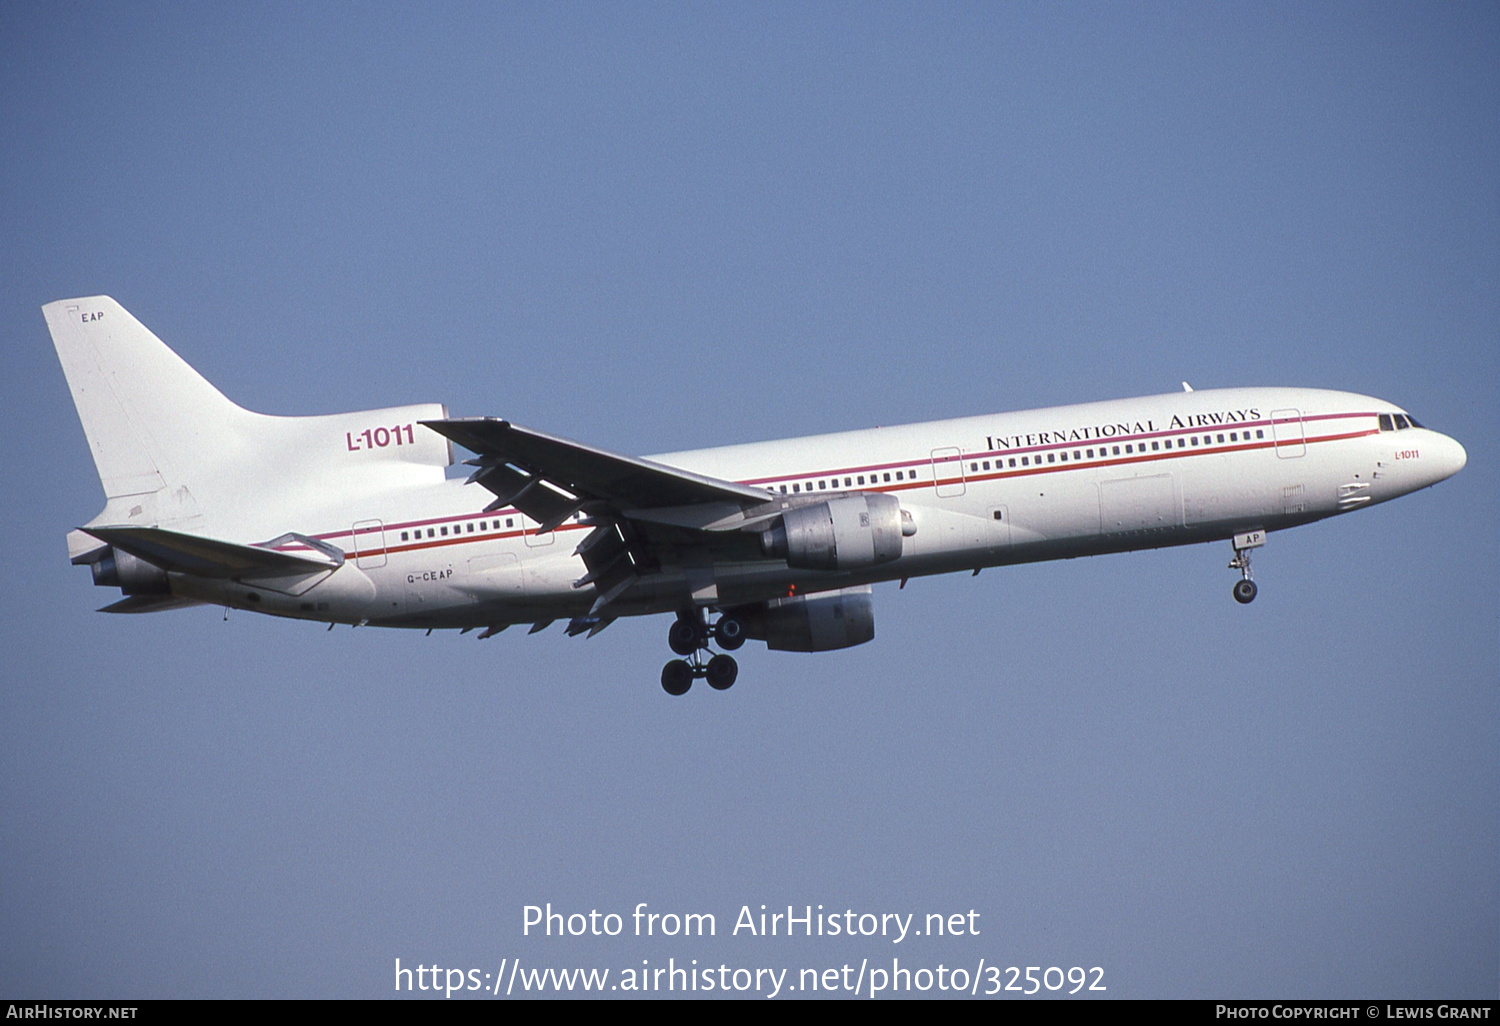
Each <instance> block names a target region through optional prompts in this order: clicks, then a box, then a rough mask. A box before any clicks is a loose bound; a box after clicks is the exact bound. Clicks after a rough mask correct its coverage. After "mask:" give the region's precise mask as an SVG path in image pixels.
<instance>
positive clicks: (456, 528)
mask: <svg viewBox="0 0 1500 1026" xmlns="http://www.w3.org/2000/svg"><path fill="white" fill-rule="evenodd" d="M1408 420H1410V418H1408V417H1407V416H1406V415H1405V414H1396V423H1397V425H1398V426H1399V427H1401V428H1405V427H1421V425H1420V424H1418V423H1417V422H1416V421H1415V420H1410V423H1407V421H1408ZM1380 430H1382V431H1390V430H1393V428H1392V427H1391V415H1390V414H1386V413H1382V414H1381V415H1380ZM1241 435H1244V438H1243V441H1246V442H1248V441H1250V432H1249V431H1231V432H1229V434H1228V441H1230V442H1238V441H1241V440H1242V439H1241V438H1240V436H1241ZM1265 436H1266V433H1265V431H1263V430H1257V431H1256V432H1255V437H1256V438H1265ZM1215 437H1217V439H1218V441H1219V442H1224V441H1225V440H1226V439H1225V435H1224V434H1223V433H1222V432H1221V433H1219V434H1218V435H1217V436H1214V435H1202V436H1199V435H1193V436H1192V437H1190V438H1178V439H1177V440H1176V448H1178V449H1187V448H1196V447H1197V446H1199V445H1213V444H1214V439H1215ZM1200 439H1201V440H1200ZM1146 445H1147V443H1146V442H1127V443H1125V445H1124V446H1123V448H1124V450H1125V452H1124V455H1127V456H1130V455H1135V454H1136V453H1138V452H1146V451H1147V449H1146ZM1150 446H1151V449H1150V451H1151V452H1160V451H1161V450H1162V448H1163V447H1164V446H1165V447H1166V448H1167V449H1171V448H1173V440H1172V439H1170V438H1168V439H1167V440H1166V441H1160V440H1158V441H1155V442H1151V443H1150ZM1121 448H1122V447H1121V446H1118V445H1115V446H1107V445H1101V446H1098V447H1097V449H1074V450H1073V461H1074V462H1078V461H1081V460H1086V459H1088V460H1092V459H1106V458H1108V457H1110V456H1119V455H1122V454H1121V452H1120V449H1121ZM1096 452H1097V455H1095V454H1096ZM1046 455H1047V462H1048V463H1059V462H1061V463H1067V462H1068V454H1067V453H1066V452H1060V453H1059V452H1049V453H1047V454H1046ZM1017 460H1019V461H1020V462H1019V463H1017ZM992 463H993V465H994V469H995V470H1004V469H1006V467H1007V466H1010V467H1016V466H1022V467H1029V466H1033V465H1036V466H1041V465H1042V454H1041V453H1038V454H1037V455H1035V456H1020V457H1016V456H1011V457H1009V459H1008V461H1007V460H1001V459H997V460H982V461H981V460H974V461H972V462H970V463H969V472H970V473H974V474H977V473H979V472H980V471H981V470H989V469H991V464H992ZM893 475H894V479H895V480H896V481H915V480H916V479H917V472H916V471H915V470H897V471H885V472H884V473H881V474H857V475H856V474H851V475H849V476H848V477H845V478H844V479H843V482H844V484H843V486H844V487H845V488H863V487H866V479H868V484H869V485H878V484H889V483H891V481H892V476H893ZM780 487H781V493H782V494H783V495H787V494H798V493H801V492H804V491H808V492H811V491H814V490H816V491H827V490H828V489H829V487H833V488H835V489H837V488H838V487H839V478H836V477H825V478H822V479H821V480H813V481H807V482H802V481H794V482H793V483H792V484H790V485H781V486H780ZM575 519H576V517H575ZM491 523H493V524H494V529H495V530H497V531H498V530H500V521H499V520H495V521H493V522H492V521H488V520H481V521H479V530H480V531H488V530H489V529H490V525H491ZM505 526H506V527H507V528H512V527H515V526H516V520H515V517H506V518H505ZM474 530H475V528H474V522H473V521H472V520H471V521H469V522H468V523H466V524H454V525H453V527H452V533H453V534H455V535H459V534H464V533H468V534H473V533H474ZM448 536H449V528H448V527H447V525H443V526H441V527H429V528H427V537H429V538H446V537H448ZM421 538H422V529H421V528H418V529H417V530H415V531H402V532H401V540H402V541H413V540H418V541H419V540H421Z"/></svg>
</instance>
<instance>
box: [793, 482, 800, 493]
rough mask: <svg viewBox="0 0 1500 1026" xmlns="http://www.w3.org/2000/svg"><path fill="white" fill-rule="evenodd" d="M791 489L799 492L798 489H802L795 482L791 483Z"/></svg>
mask: <svg viewBox="0 0 1500 1026" xmlns="http://www.w3.org/2000/svg"><path fill="white" fill-rule="evenodd" d="M792 491H794V492H800V491H802V486H801V485H800V484H795V483H794V484H793V485H792Z"/></svg>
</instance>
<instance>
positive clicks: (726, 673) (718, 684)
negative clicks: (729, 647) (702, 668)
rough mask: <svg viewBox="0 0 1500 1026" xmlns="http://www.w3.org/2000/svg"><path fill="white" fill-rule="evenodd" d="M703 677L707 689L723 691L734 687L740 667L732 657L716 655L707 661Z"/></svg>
mask: <svg viewBox="0 0 1500 1026" xmlns="http://www.w3.org/2000/svg"><path fill="white" fill-rule="evenodd" d="M704 675H705V676H706V677H707V678H708V686H709V687H711V688H713V689H714V690H715V691H724V690H726V689H727V688H730V687H733V686H734V682H735V678H737V677H738V676H739V675H740V666H739V664H738V663H736V662H735V661H734V657H733V656H727V655H716V656H714V657H713V658H712V659H710V660H709V661H708V669H707V672H706V673H705V674H704Z"/></svg>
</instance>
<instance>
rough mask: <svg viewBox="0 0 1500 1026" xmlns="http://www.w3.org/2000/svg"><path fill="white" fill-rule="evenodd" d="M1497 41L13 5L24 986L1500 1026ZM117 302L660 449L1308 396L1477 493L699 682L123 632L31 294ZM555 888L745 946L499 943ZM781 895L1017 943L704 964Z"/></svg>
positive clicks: (652, 642) (401, 396)
mask: <svg viewBox="0 0 1500 1026" xmlns="http://www.w3.org/2000/svg"><path fill="white" fill-rule="evenodd" d="M1497 46H1500V16H1497V12H1496V8H1495V7H1494V5H1492V4H1448V5H1440V6H1439V5H1424V4H1320V5H1315V6H1310V7H1309V6H1303V5H1280V4H1276V5H1273V4H1253V5H1212V6H1209V5H1186V4H1160V5H1116V4H1098V5H1095V4H1069V5H1055V4H1009V5H989V4H974V5H961V4H945V5H920V6H915V7H914V6H909V5H886V4H858V5H856V4H817V5H785V4H748V5H740V4H715V5H687V4H632V5H597V6H596V5H585V4H545V5H506V6H500V5H491V4H476V5H460V4H443V5H428V6H424V7H423V8H421V9H420V11H419V10H417V9H415V8H412V7H409V6H404V5H387V4H361V5H343V4H311V5H308V4H295V5H294V4H274V3H266V4H255V5H243V6H241V7H239V8H237V9H225V8H223V7H222V6H204V5H172V4H133V5H89V4H45V5H42V4H27V3H8V4H4V5H3V6H0V158H3V159H0V232H3V236H0V237H3V238H4V239H5V240H6V245H5V246H4V247H0V300H3V302H0V325H3V328H4V331H5V337H6V338H7V339H9V345H7V346H6V347H5V349H4V353H5V357H4V359H5V367H6V373H5V374H4V376H3V380H0V397H3V401H4V404H5V409H7V410H8V411H10V416H11V424H12V431H11V437H12V443H11V444H10V445H8V446H5V447H3V449H0V453H3V455H0V460H3V463H0V467H3V471H4V479H5V480H6V481H7V482H8V486H7V487H8V489H9V491H8V497H9V500H10V501H9V503H8V507H9V510H10V513H9V515H8V519H7V526H8V528H9V529H8V530H7V531H5V532H3V538H0V546H3V558H4V561H5V565H6V566H8V567H9V568H10V576H9V581H10V584H11V586H10V587H9V588H7V589H6V590H5V596H4V598H3V599H0V602H3V610H4V615H3V617H0V632H3V633H0V638H3V651H4V653H5V654H6V657H7V658H6V662H7V668H6V671H5V673H4V676H3V680H4V682H5V686H4V688H3V689H0V921H4V922H5V923H6V924H7V928H6V929H5V930H4V931H3V932H0V992H3V993H6V994H11V995H16V996H20V995H26V996H37V997H84V996H93V997H100V996H111V997H176V996H350V997H379V996H383V995H386V994H388V993H390V992H391V991H392V988H393V968H394V961H395V959H397V958H400V959H401V961H402V964H403V965H416V964H419V963H420V964H432V963H438V964H440V965H442V966H444V967H445V968H446V967H449V966H453V967H462V968H470V967H478V968H481V969H483V970H488V969H490V967H494V966H497V965H498V964H499V961H500V959H502V958H521V959H522V960H523V962H524V964H526V965H529V966H538V967H539V966H543V965H553V966H557V967H569V966H600V967H613V968H616V969H618V968H623V967H630V966H635V965H639V964H640V963H641V961H642V960H650V961H651V962H652V964H661V963H664V962H665V961H666V959H668V958H676V959H677V960H678V962H679V964H680V963H681V962H682V961H683V960H684V959H692V958H697V959H699V960H700V962H701V963H704V964H708V963H713V964H719V963H727V964H729V965H730V966H731V967H733V966H749V967H756V966H786V967H791V968H793V969H794V970H795V969H797V968H801V967H815V968H824V967H828V966H837V965H842V964H844V963H846V962H849V961H851V960H852V961H853V962H854V963H855V964H857V963H858V962H859V961H860V960H861V959H864V958H869V959H871V960H872V961H873V960H886V961H888V960H889V959H890V958H891V957H893V956H895V957H900V958H901V959H902V962H903V964H909V965H912V966H928V967H935V966H936V965H937V964H938V963H939V962H946V963H947V964H949V965H973V964H976V963H977V962H978V960H979V959H980V958H984V959H985V960H986V963H987V964H999V965H1011V964H1020V965H1033V964H1039V965H1042V966H1048V965H1058V966H1073V965H1083V966H1095V965H1099V966H1103V967H1104V970H1105V983H1106V984H1107V985H1108V987H1109V991H1108V994H1109V995H1111V996H1117V997H1179V996H1191V997H1220V996H1223V997H1254V996H1303V997H1317V996H1340V997H1346V996H1357V995H1367V996H1371V997H1375V996H1387V997H1461V996H1464V997H1494V996H1495V979H1496V975H1495V972H1496V966H1497V965H1500V950H1497V949H1500V836H1497V831H1500V817H1497V765H1496V758H1495V752H1496V741H1497V733H1500V731H1497V726H1500V717H1497V713H1500V709H1497V696H1496V684H1497V680H1500V674H1497V645H1496V642H1497V624H1500V619H1497V612H1500V609H1497V599H1496V591H1495V587H1494V580H1495V573H1496V569H1497V566H1500V560H1497V558H1496V556H1497V552H1496V540H1497V535H1496V529H1495V528H1496V525H1495V517H1494V510H1495V498H1496V495H1497V488H1496V479H1495V467H1496V452H1495V444H1494V439H1495V436H1496V429H1497V427H1500V425H1497V423H1496V420H1497V418H1496V412H1497V409H1500V404H1497V395H1496V382H1497V374H1496V371H1497V366H1496V363H1497V353H1500V348H1497V335H1500V299H1497V297H1500V289H1497V283H1500V189H1497V186H1496V182H1497V181H1500V174H1497V171H1500V159H1497V158H1500V118H1497V117H1496V112H1497V101H1500V66H1497V65H1496V63H1495V60H1494V54H1495V53H1496V52H1497ZM96 293H108V294H110V295H113V296H114V297H115V298H117V299H118V300H120V301H121V302H122V303H123V304H124V305H125V306H126V307H127V308H129V309H130V310H131V311H132V312H133V313H134V314H136V316H138V317H139V318H140V319H141V320H142V321H143V322H145V323H146V324H147V325H148V326H149V327H151V328H152V329H153V330H154V331H155V332H156V333H157V334H158V335H160V336H161V337H162V338H163V339H165V340H166V341H167V342H168V343H169V344H170V345H172V346H174V347H175V348H176V349H177V350H178V352H179V353H181V354H182V355H183V356H184V357H185V358H186V359H187V360H188V361H189V362H190V363H192V364H193V365H194V366H195V367H197V368H198V369H199V370H200V371H201V372H203V373H204V374H205V375H206V376H207V377H208V378H209V379H210V380H212V381H213V382H214V383H215V384H216V385H218V386H219V387H220V388H221V389H223V390H224V391H225V393H226V394H228V395H229V396H230V397H231V398H233V399H235V400H236V401H237V402H239V403H241V404H242V405H245V406H247V407H249V408H252V409H257V410H261V411H264V412H268V413H280V414H300V413H332V412H341V411H345V410H354V409H363V408H373V407H379V406H387V405H397V404H404V403H410V402H424V401H438V402H445V403H447V404H448V405H449V407H450V409H451V410H452V411H453V412H454V413H455V414H461V415H478V414H489V415H500V416H506V417H511V418H513V419H515V420H517V421H518V422H520V423H524V424H527V425H530V426H534V427H536V428H539V429H541V430H544V431H550V432H554V433H559V434H564V435H568V436H571V437H575V438H579V439H583V440H587V441H589V442H591V443H593V444H597V445H601V446H605V447H608V448H612V449H616V450H619V451H622V452H627V453H637V454H646V453H651V452H662V451H670V450H673V449H682V448H691V447H699V446H706V445H712V444H718V443H732V442H741V441H752V440H757V439H762V438H771V437H780V436H794V435H800V434H810V433H814V432H821V431H830V430H839V429H844V428H853V427H862V426H869V425H874V424H890V423H899V422H905V421H916V420H929V419H937V418H943V417H952V416H962V415H968V414H974V413H984V412H992V411H997V410H1009V409H1024V408H1028V407H1037V406H1046V405H1053V404H1059V403H1066V402H1078V401H1087V400H1093V399H1104V398H1117V397H1123V396H1130V395H1142V394H1151V393H1156V392H1166V391H1173V390H1176V389H1177V388H1179V387H1180V386H1179V382H1181V381H1183V380H1187V381H1190V382H1191V383H1192V384H1193V385H1194V386H1196V387H1200V388H1202V387H1212V386H1231V385H1253V384H1285V385H1301V386H1313V387H1328V388H1340V389H1346V390H1349V391H1355V392H1361V393H1365V394H1370V395H1376V396H1380V397H1382V398H1386V399H1390V400H1391V401H1393V402H1396V403H1398V404H1401V405H1402V406H1404V407H1406V408H1407V409H1410V410H1411V411H1412V412H1413V413H1414V414H1415V415H1416V416H1417V417H1418V418H1419V419H1421V420H1422V421H1423V422H1424V423H1426V424H1428V425H1429V426H1431V427H1434V428H1437V429H1438V430H1441V431H1444V432H1446V433H1448V434H1451V435H1453V436H1454V437H1456V438H1458V439H1459V440H1460V441H1461V442H1463V444H1464V445H1465V446H1466V447H1467V449H1468V452H1469V464H1468V467H1467V468H1466V469H1465V470H1464V471H1463V472H1462V473H1461V474H1460V475H1459V476H1458V477H1456V478H1454V479H1453V480H1451V481H1448V482H1445V483H1444V484H1442V485H1440V486H1439V487H1437V488H1435V489H1432V490H1429V491H1425V492H1422V493H1419V494H1416V495H1413V496H1409V497H1407V498H1405V499H1402V500H1401V501H1399V502H1396V503H1393V504H1390V505H1387V506H1382V507H1379V508H1377V509H1373V510H1369V511H1366V512H1361V513H1359V514H1358V515H1354V516H1349V517H1342V518H1338V519H1336V520H1334V521H1330V522H1325V523H1323V524H1318V525H1313V526H1310V527H1307V528H1303V529H1300V530H1297V531H1294V532H1290V533H1287V534H1280V535H1274V536H1273V537H1272V538H1271V540H1270V543H1269V544H1268V546H1267V547H1266V548H1265V549H1264V550H1263V551H1262V553H1260V554H1258V555H1257V559H1256V568H1257V579H1258V581H1259V582H1260V585H1261V596H1260V598H1259V599H1258V600H1257V602H1256V603H1255V604H1254V605H1253V606H1251V607H1245V608H1241V607H1239V606H1238V605H1236V604H1235V603H1234V602H1233V601H1232V600H1231V599H1230V597H1229V587H1230V584H1231V583H1232V581H1233V579H1234V575H1233V574H1232V573H1231V572H1229V571H1227V570H1225V568H1224V565H1223V564H1224V562H1225V561H1226V559H1227V558H1228V556H1229V552H1228V547H1227V546H1217V545H1216V546H1200V547H1193V548H1185V549H1178V550H1172V551H1164V552H1154V553H1137V554H1128V555H1120V556H1110V557H1100V558H1096V559H1088V560H1078V561H1071V562H1067V563H1060V564H1042V565H1036V566H1026V567H1016V568H1011V569H1004V570H990V571H986V572H985V573H983V574H981V575H980V576H979V577H978V578H970V577H968V576H960V577H952V578H941V579H930V580H923V581H914V582H912V583H911V584H910V585H909V586H908V587H907V588H906V589H905V590H904V591H897V590H896V589H895V588H894V587H885V588H877V590H876V610H877V637H876V640H875V641H874V642H873V643H872V644H870V645H866V646H863V647H861V648H856V649H852V650H849V651H847V652H841V653H831V654H827V655H819V656H809V655H794V654H782V653H768V652H765V651H764V650H763V649H762V648H761V646H759V645H752V646H751V647H749V648H747V649H746V650H745V651H744V653H743V654H742V657H741V660H740V662H741V676H740V683H739V684H737V685H736V686H735V688H734V689H733V690H732V691H730V692H728V693H725V694H722V695H721V694H712V693H706V691H705V689H701V688H699V689H695V690H694V692H693V693H692V694H690V695H689V696H688V697H687V698H686V699H684V700H681V701H672V700H669V699H668V698H667V697H666V696H664V695H663V694H662V692H661V690H660V688H659V687H658V686H657V684H656V677H657V674H658V672H659V668H660V664H661V663H662V661H663V660H664V659H665V658H666V657H667V654H668V653H667V650H666V646H665V633H666V627H667V623H666V622H665V621H664V620H638V621H634V622H621V623H618V624H616V625H615V626H613V627H611V628H610V629H609V630H608V631H607V632H605V633H603V634H601V635H600V636H598V637H596V638H594V639H592V640H589V641H583V640H576V639H568V638H565V637H564V636H563V635H562V634H561V632H560V631H559V630H557V629H556V628H554V629H553V630H550V631H547V632H544V633H542V634H539V635H537V636H535V637H529V638H528V637H525V636H524V635H522V634H521V633H520V632H518V631H513V632H510V633H508V634H505V635H502V636H500V637H497V638H494V639H490V640H488V641H484V642H479V641H475V640H474V637H473V636H472V635H469V636H466V637H463V638H459V637H456V636H454V635H453V634H452V633H451V632H450V633H447V634H443V633H439V634H434V635H433V636H432V637H430V638H429V637H423V636H422V635H420V634H408V633H405V632H384V633H382V632H379V631H376V630H350V629H347V628H340V629H337V630H335V631H333V632H331V633H329V632H324V631H323V630H322V629H321V628H318V627H316V626H313V625H302V624H297V623H284V622H279V621H275V620H271V619H267V618H258V617H255V616H252V615H248V614H239V613H235V614H231V615H230V616H229V617H228V619H227V620H226V619H224V618H223V617H222V614H221V613H220V612H219V611H215V610H204V609H199V610H189V611H184V612H178V613H172V614H163V615H160V616H153V617H135V618H125V617H106V616H101V615H98V614H95V613H94V612H93V611H92V610H93V609H94V608H96V607H97V606H99V605H102V604H104V602H106V601H108V599H109V595H108V594H106V592H104V591H102V590H98V589H94V588H93V587H91V585H90V583H89V581H88V577H87V574H86V572H84V571H82V570H79V569H75V568H71V567H69V566H68V565H67V562H66V555H65V548H64V545H63V535H64V534H65V533H66V531H67V530H68V529H69V528H71V527H74V526H76V525H77V524H79V523H82V522H84V521H86V520H87V519H89V518H90V517H92V516H93V515H94V513H95V512H96V511H97V510H98V508H99V506H100V505H101V503H102V494H101V492H100V489H99V486H98V483H97V480H96V479H95V477H94V475H93V471H92V466H91V464H90V462H89V458H88V451H87V448H86V445H85V443H84V439H83V435H82V432H81V430H80V429H79V427H78V424H77V420H76V417H75V415H74V411H73V409H72V406H71V403H70V402H69V399H68V394H67V389H66V386H65V384H64V381H63V378H62V375H61V373H60V369H59V367H58V365H57V362H56V358H55V356H54V355H53V353H52V349H51V346H50V344H49V342H48V339H47V335H46V331H45V327H44V325H43V323H42V319H41V316H40V312H39V309H38V308H39V307H40V306H41V305H42V304H43V303H45V302H48V301H51V300H54V299H59V298H65V297H69V296H77V295H91V294H96ZM549 901H550V902H551V903H552V904H553V905H554V906H555V907H557V908H560V909H566V910H569V911H584V912H587V911H588V910H589V909H599V910H601V911H614V912H620V913H627V912H629V911H630V910H631V909H633V908H634V907H635V905H636V904H637V903H638V902H647V903H649V905H650V906H651V908H653V909H657V910H661V911H669V910H675V911H681V912H711V913H714V914H716V915H717V916H718V918H719V922H720V931H719V934H720V935H719V936H717V937H715V938H712V939H708V938H704V939H696V940H693V941H688V940H684V939H678V940H671V941H663V940H660V939H637V938H633V937H621V938H591V937H585V938H569V939H556V938H554V939H551V940H548V939H539V938H537V937H534V936H533V937H524V936H522V932H521V923H522V909H523V907H524V906H525V905H529V904H543V903H546V902H549ZM762 903H764V904H767V905H769V906H771V907H772V908H776V907H779V906H785V905H788V904H791V905H795V906H797V907H798V908H801V907H802V906H804V905H807V904H812V905H817V904H820V903H821V904H823V905H825V906H826V908H828V909H838V910H842V909H845V908H850V909H854V910H855V911H857V912H866V911H868V912H902V913H906V912H911V913H917V914H918V915H919V916H921V915H925V914H927V913H929V912H934V913H936V912H945V913H946V912H964V911H967V910H969V909H975V910H977V911H979V912H980V913H981V915H982V918H981V919H980V920H979V921H978V922H979V924H980V926H981V929H982V933H981V934H980V936H978V937H963V938H946V939H943V940H938V939H935V938H926V939H924V941H923V943H922V944H920V945H919V944H917V943H916V942H915V941H911V942H908V943H907V944H903V945H902V946H900V947H895V946H892V945H890V944H888V943H887V942H884V941H878V940H871V939H856V940H853V941H849V940H845V939H843V938H840V939H837V940H833V939H829V938H811V939H805V938H799V939H795V940H786V939H784V938H782V939H775V940H772V939H763V940H751V939H747V938H746V937H744V936H743V935H741V936H739V937H730V936H726V935H725V934H726V933H727V932H728V927H729V926H730V924H732V922H733V919H734V916H735V914H736V913H737V912H738V911H739V909H740V907H741V906H742V905H750V906H751V907H752V908H753V909H758V906H759V905H760V904H762ZM908 959H910V962H908V961H907V960H908Z"/></svg>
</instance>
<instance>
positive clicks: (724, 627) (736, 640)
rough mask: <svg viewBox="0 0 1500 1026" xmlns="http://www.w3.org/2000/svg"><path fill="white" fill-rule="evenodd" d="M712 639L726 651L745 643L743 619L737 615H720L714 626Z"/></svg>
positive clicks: (731, 650)
mask: <svg viewBox="0 0 1500 1026" xmlns="http://www.w3.org/2000/svg"><path fill="white" fill-rule="evenodd" d="M714 640H715V641H717V642H718V643H719V647H720V648H722V649H723V650H724V651H726V652H733V651H734V650H735V649H737V648H739V647H740V646H741V645H743V644H744V643H745V621H744V620H741V619H740V618H739V617H737V616H721V617H719V622H718V624H716V625H715V626H714Z"/></svg>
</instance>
